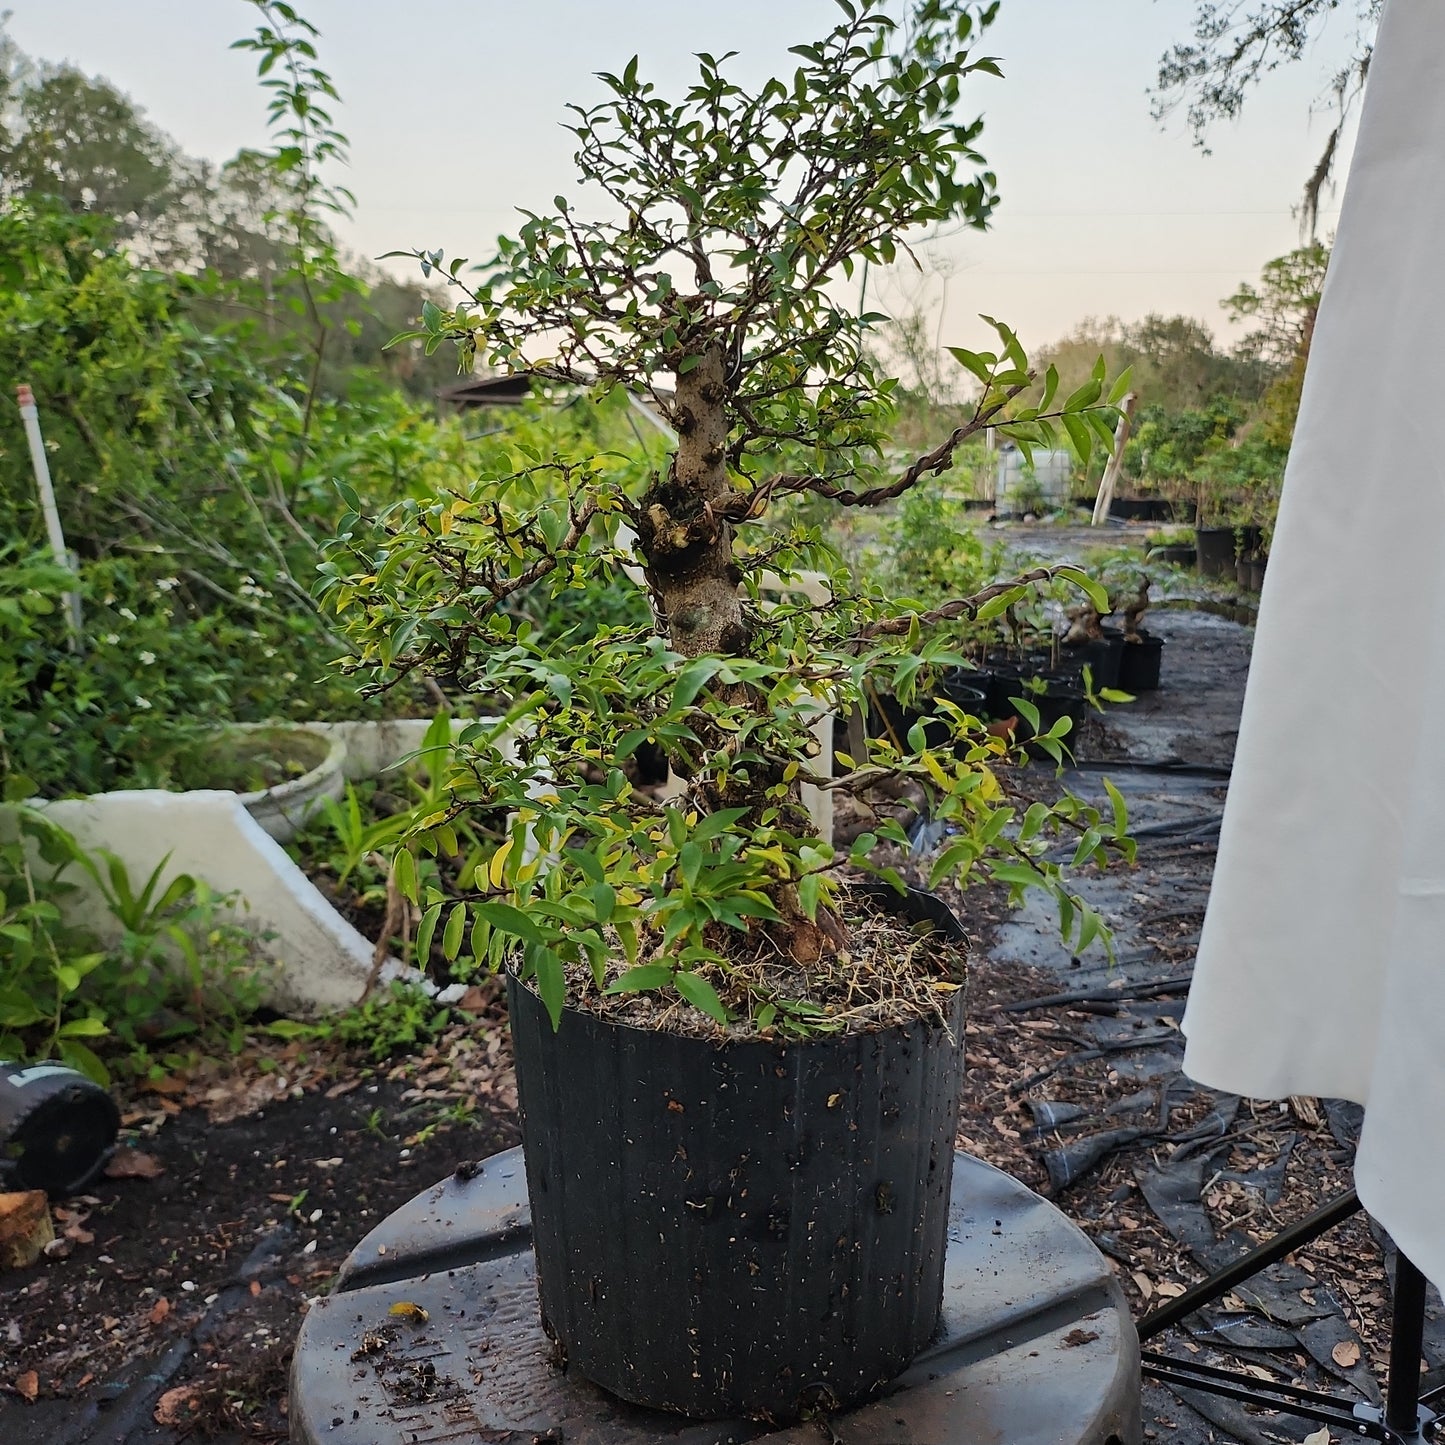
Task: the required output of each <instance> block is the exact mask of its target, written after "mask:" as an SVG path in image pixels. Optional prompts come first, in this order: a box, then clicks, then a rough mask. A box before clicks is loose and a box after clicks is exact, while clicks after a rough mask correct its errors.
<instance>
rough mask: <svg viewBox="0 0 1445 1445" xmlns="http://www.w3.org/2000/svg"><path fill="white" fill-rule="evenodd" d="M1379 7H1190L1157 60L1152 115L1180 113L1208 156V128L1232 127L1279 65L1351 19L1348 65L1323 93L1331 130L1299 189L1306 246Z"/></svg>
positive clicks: (1273, 0) (1242, 3) (1235, 3)
mask: <svg viewBox="0 0 1445 1445" xmlns="http://www.w3.org/2000/svg"><path fill="white" fill-rule="evenodd" d="M1382 3H1383V0H1197V8H1196V10H1195V15H1194V26H1193V32H1192V34H1191V37H1190V39H1188V40H1187V41H1183V42H1181V43H1179V44H1177V45H1174V46H1172V47H1171V48H1170V49H1169V50H1168V51H1166V52H1165V53H1164V55H1163V56H1162V57H1161V58H1160V61H1159V78H1158V81H1157V84H1156V88H1155V91H1154V116H1155V119H1156V120H1163V119H1164V118H1165V117H1166V116H1168V115H1170V114H1171V113H1173V112H1174V111H1175V110H1176V109H1178V108H1179V107H1180V106H1183V107H1184V110H1185V116H1186V119H1187V121H1188V124H1189V128H1190V130H1191V131H1192V132H1193V134H1194V141H1195V144H1196V145H1198V146H1200V147H1201V148H1203V149H1205V150H1207V149H1208V137H1209V131H1210V128H1211V127H1212V126H1213V125H1214V124H1215V123H1216V122H1218V121H1221V120H1234V119H1236V118H1237V117H1238V116H1239V114H1240V112H1241V111H1242V110H1243V109H1244V103H1245V100H1246V98H1247V96H1248V94H1249V92H1250V91H1251V90H1252V89H1253V88H1254V87H1255V86H1257V85H1259V84H1260V83H1261V82H1262V81H1263V80H1264V79H1265V78H1266V77H1267V76H1268V75H1270V74H1272V73H1273V72H1274V71H1276V70H1278V69H1279V68H1280V66H1282V65H1289V64H1292V63H1293V62H1295V61H1298V60H1300V59H1302V58H1303V57H1304V56H1305V55H1306V54H1307V53H1308V52H1309V50H1310V48H1311V47H1312V46H1313V45H1314V44H1315V42H1316V41H1317V40H1318V39H1319V38H1320V37H1321V36H1322V35H1323V33H1324V31H1325V28H1326V26H1327V25H1328V24H1329V23H1330V21H1331V20H1332V19H1335V18H1336V16H1337V13H1338V12H1339V11H1341V10H1344V11H1346V12H1347V13H1348V14H1350V15H1351V16H1352V17H1353V22H1354V33H1353V35H1352V37H1351V39H1350V44H1349V58H1348V59H1347V60H1346V61H1345V62H1344V63H1343V64H1341V65H1340V66H1338V67H1337V69H1336V70H1335V72H1334V74H1333V75H1332V76H1331V77H1330V79H1329V82H1328V86H1327V89H1328V91H1329V94H1330V97H1331V102H1332V104H1333V107H1334V111H1335V124H1334V126H1333V127H1332V129H1331V130H1330V133H1329V135H1328V136H1327V137H1326V139H1325V145H1324V149H1323V151H1322V152H1321V155H1320V159H1319V162H1318V164H1317V165H1316V167H1315V169H1314V171H1313V173H1312V174H1311V176H1310V177H1309V180H1308V181H1307V182H1306V184H1305V190H1304V198H1303V202H1302V205H1301V221H1302V229H1303V231H1304V234H1305V236H1306V237H1307V238H1308V239H1309V240H1310V241H1314V240H1315V239H1316V237H1315V228H1316V225H1317V223H1318V220H1319V207H1320V196H1321V194H1322V193H1323V191H1324V189H1325V187H1326V186H1327V185H1329V183H1330V180H1331V178H1332V176H1333V174H1334V163H1335V155H1336V152H1337V151H1338V149H1339V143H1340V136H1341V134H1342V132H1343V130H1344V127H1345V123H1346V122H1347V121H1348V119H1349V117H1350V113H1351V111H1352V110H1353V109H1354V107H1355V104H1356V103H1357V102H1358V100H1359V98H1360V96H1361V95H1362V93H1363V91H1364V87H1365V80H1366V78H1367V76H1368V75H1369V71H1370V57H1371V55H1372V53H1373V48H1374V33H1375V26H1376V24H1377V23H1378V21H1379V18H1380V9H1381V5H1382Z"/></svg>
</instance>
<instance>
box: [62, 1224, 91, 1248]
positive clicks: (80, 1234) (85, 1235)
mask: <svg viewBox="0 0 1445 1445" xmlns="http://www.w3.org/2000/svg"><path fill="white" fill-rule="evenodd" d="M65 1237H66V1238H67V1239H72V1240H74V1241H75V1243H76V1244H94V1243H95V1236H94V1235H93V1234H92V1233H91V1232H90V1231H89V1230H88V1229H85V1228H83V1227H82V1226H81V1225H80V1224H79V1223H76V1224H67V1225H66V1226H65Z"/></svg>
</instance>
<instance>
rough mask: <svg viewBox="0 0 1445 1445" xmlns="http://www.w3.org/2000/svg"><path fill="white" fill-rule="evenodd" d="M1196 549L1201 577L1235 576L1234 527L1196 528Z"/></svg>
mask: <svg viewBox="0 0 1445 1445" xmlns="http://www.w3.org/2000/svg"><path fill="white" fill-rule="evenodd" d="M1194 547H1195V551H1196V553H1197V554H1198V558H1199V574H1200V576H1202V577H1231V576H1233V575H1234V528H1233V527H1198V528H1196V529H1195V532H1194Z"/></svg>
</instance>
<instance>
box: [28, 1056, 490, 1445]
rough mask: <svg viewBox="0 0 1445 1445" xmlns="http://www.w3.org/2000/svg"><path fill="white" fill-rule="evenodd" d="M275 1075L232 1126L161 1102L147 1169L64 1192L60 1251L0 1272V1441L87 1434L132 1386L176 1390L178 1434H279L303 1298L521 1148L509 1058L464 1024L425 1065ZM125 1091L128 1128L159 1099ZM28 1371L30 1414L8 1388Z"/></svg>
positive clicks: (142, 1139)
mask: <svg viewBox="0 0 1445 1445" xmlns="http://www.w3.org/2000/svg"><path fill="white" fill-rule="evenodd" d="M479 1052H480V1056H481V1057H480V1062H478V1061H477V1055H478V1053H479ZM449 1053H450V1054H451V1055H452V1057H451V1059H450V1060H449V1059H448V1054H449ZM268 1078H270V1083H271V1098H272V1099H273V1100H276V1101H275V1102H271V1103H268V1104H266V1106H265V1107H262V1108H260V1109H257V1110H256V1111H255V1112H252V1113H248V1114H246V1115H244V1116H243V1117H240V1118H235V1119H232V1120H230V1121H229V1122H226V1123H215V1122H212V1120H211V1119H210V1118H209V1117H208V1116H207V1114H206V1112H205V1110H204V1109H203V1108H202V1107H199V1106H195V1107H188V1108H181V1109H180V1110H179V1112H176V1113H174V1114H171V1113H170V1112H169V1110H165V1109H159V1110H155V1112H156V1114H157V1115H158V1117H156V1118H152V1119H148V1120H146V1121H145V1122H144V1123H141V1124H139V1125H137V1127H136V1128H134V1129H133V1130H132V1131H131V1133H130V1135H129V1137H130V1140H131V1143H132V1147H134V1148H135V1149H136V1150H137V1151H138V1152H139V1153H140V1155H141V1156H143V1157H144V1158H145V1159H147V1160H150V1161H153V1163H154V1166H157V1167H156V1168H151V1167H149V1166H148V1167H147V1168H146V1170H145V1171H143V1172H145V1173H150V1174H152V1175H153V1177H149V1178H147V1177H131V1178H123V1179H113V1178H103V1179H101V1180H99V1181H98V1182H97V1183H96V1184H94V1185H93V1186H92V1187H91V1189H90V1192H88V1193H87V1194H85V1195H83V1196H80V1197H78V1198H74V1199H70V1200H67V1201H64V1202H63V1203H61V1204H60V1205H59V1206H58V1209H57V1212H56V1213H57V1222H58V1223H60V1225H61V1227H62V1231H64V1230H65V1229H66V1228H67V1227H73V1235H72V1239H71V1248H70V1251H69V1254H68V1256H67V1257H65V1258H52V1259H47V1260H45V1261H42V1262H41V1263H40V1264H38V1265H36V1266H35V1267H33V1268H31V1269H29V1270H25V1271H20V1272H16V1273H13V1274H10V1275H7V1276H6V1277H5V1278H4V1280H3V1281H0V1338H3V1339H4V1342H5V1349H4V1359H5V1366H4V1369H3V1373H0V1388H3V1389H4V1390H5V1392H6V1393H5V1395H3V1396H0V1438H3V1439H7V1440H8V1439H12V1438H14V1439H20V1438H22V1436H21V1433H20V1432H22V1431H23V1432H24V1438H27V1439H30V1440H32V1441H44V1440H47V1439H55V1440H62V1439H70V1438H74V1439H76V1440H79V1439H84V1438H86V1437H85V1434H84V1433H80V1434H74V1433H73V1432H74V1431H76V1430H78V1429H80V1428H81V1427H82V1426H83V1425H84V1423H85V1421H86V1420H87V1419H89V1418H92V1417H93V1418H94V1419H96V1420H99V1419H100V1418H101V1417H102V1416H104V1417H105V1418H107V1419H109V1418H110V1417H111V1416H112V1415H113V1414H114V1412H115V1411H116V1410H117V1409H118V1408H120V1407H121V1406H122V1405H123V1404H124V1403H125V1401H126V1400H127V1399H128V1398H130V1394H129V1393H128V1392H130V1391H133V1390H135V1389H137V1388H139V1389H140V1390H141V1393H142V1395H143V1396H144V1398H143V1399H141V1400H140V1403H141V1404H143V1405H144V1406H145V1408H144V1410H143V1411H141V1415H143V1416H144V1423H149V1422H150V1420H151V1416H152V1414H153V1412H154V1408H155V1406H156V1396H157V1395H158V1393H159V1391H160V1387H161V1386H163V1387H164V1389H166V1390H169V1391H173V1392H180V1393H176V1394H172V1396H171V1397H170V1403H169V1406H168V1407H167V1412H166V1413H167V1414H168V1416H169V1418H170V1420H171V1428H172V1429H173V1430H174V1431H177V1432H180V1433H199V1434H202V1435H204V1434H205V1433H206V1432H210V1433H211V1434H212V1435H215V1436H216V1437H217V1438H232V1437H234V1438H246V1439H252V1438H261V1439H268V1438H269V1439H277V1440H279V1439H284V1438H285V1432H286V1422H285V1414H284V1409H285V1391H284V1384H285V1370H286V1367H287V1364H288V1362H289V1358H290V1350H291V1346H292V1343H293V1341H294V1339H295V1336H296V1331H297V1328H298V1325H299V1323H300V1316H301V1315H302V1314H303V1313H304V1311H305V1309H306V1308H307V1302H308V1300H309V1299H311V1298H313V1297H314V1296H316V1295H318V1294H321V1293H323V1292H325V1290H326V1289H327V1288H328V1286H329V1283H330V1281H331V1279H332V1277H333V1275H334V1274H335V1272H336V1269H337V1268H338V1266H339V1265H340V1263H341V1261H342V1260H343V1259H344V1257H345V1256H346V1254H347V1253H348V1252H349V1251H350V1250H351V1249H352V1247H353V1246H354V1245H355V1244H356V1242H357V1240H358V1239H359V1238H360V1237H361V1235H362V1234H364V1233H365V1232H366V1231H367V1230H368V1229H370V1228H371V1227H372V1226H373V1225H375V1224H376V1223H378V1222H379V1221H380V1220H382V1219H383V1218H385V1217H386V1216H387V1215H388V1214H389V1213H391V1212H392V1211H393V1210H395V1209H396V1208H398V1207H399V1206H400V1205H401V1204H403V1203H405V1202H406V1201H407V1200H408V1199H410V1198H412V1197H413V1196H414V1195H415V1194H417V1193H418V1192H419V1191H420V1190H422V1189H423V1188H425V1187H426V1186H427V1185H429V1184H431V1183H433V1182H434V1181H435V1180H436V1179H438V1178H440V1177H442V1176H443V1175H445V1174H447V1173H448V1172H450V1171H451V1170H452V1169H454V1168H455V1167H456V1165H457V1164H458V1163H459V1162H461V1161H463V1160H469V1159H475V1158H484V1157H486V1156H487V1155H489V1154H494V1153H496V1152H497V1151H498V1150H500V1149H504V1148H508V1147H510V1146H511V1145H512V1144H514V1143H516V1142H517V1137H518V1136H517V1131H516V1126H515V1121H514V1110H515V1091H514V1087H513V1085H512V1082H511V1078H510V1063H509V1059H508V1058H507V1056H506V1052H505V1050H494V1051H493V1054H492V1057H491V1060H490V1062H488V1060H487V1055H486V1050H485V1047H482V1048H481V1049H480V1050H479V1049H478V1047H477V1040H475V1039H471V1038H468V1037H467V1036H466V1032H465V1031H464V1030H463V1029H460V1028H459V1029H458V1030H456V1031H455V1032H454V1034H453V1035H452V1036H451V1038H450V1039H444V1040H443V1041H442V1042H441V1044H440V1046H439V1047H438V1048H437V1049H436V1050H435V1051H433V1052H432V1054H431V1055H430V1056H429V1057H428V1058H427V1059H426V1060H425V1061H423V1062H422V1063H419V1064H418V1063H413V1064H410V1065H406V1066H401V1067H398V1068H394V1069H391V1070H389V1071H377V1072H374V1073H367V1072H365V1071H359V1070H357V1069H355V1068H346V1067H344V1066H342V1065H340V1064H337V1063H335V1062H333V1063H332V1064H331V1065H330V1066H329V1068H328V1069H327V1070H326V1071H325V1072H324V1073H321V1074H320V1075H319V1076H317V1075H313V1077H312V1082H313V1088H312V1091H311V1092H308V1093H303V1094H302V1095H301V1096H300V1097H292V1096H291V1094H290V1091H289V1088H288V1089H286V1090H285V1091H284V1092H282V1093H281V1097H280V1098H279V1099H277V1093H278V1087H277V1079H276V1078H275V1076H274V1075H268ZM283 1078H284V1076H283ZM162 1098H164V1096H162ZM133 1102H134V1104H135V1105H136V1106H137V1107H132V1108H131V1109H129V1110H128V1116H129V1117H131V1118H133V1119H134V1118H135V1116H136V1114H137V1112H141V1113H144V1112H145V1110H146V1109H147V1108H153V1106H154V1105H155V1104H156V1103H157V1102H159V1101H158V1100H156V1099H155V1098H154V1096H152V1099H151V1103H150V1104H149V1105H147V1104H146V1103H145V1102H144V1100H143V1099H142V1100H137V1101H133ZM61 1211H63V1212H64V1214H63V1217H62V1215H61ZM30 1371H33V1372H34V1376H35V1386H36V1397H37V1398H36V1403H35V1404H34V1405H31V1404H28V1403H26V1402H25V1399H24V1391H22V1390H21V1389H19V1388H18V1386H17V1382H18V1381H20V1380H21V1379H22V1378H24V1377H25V1376H26V1375H27V1373H28V1372H30ZM144 1377H149V1379H146V1378H144ZM141 1423H143V1421H142V1420H141V1418H140V1417H137V1420H136V1421H135V1424H136V1425H139V1424H141ZM145 1438H151V1437H150V1436H146V1437H145ZM155 1438H157V1439H172V1438H178V1436H177V1435H176V1434H172V1433H167V1432H166V1431H162V1432H161V1433H160V1434H158V1435H157V1436H155Z"/></svg>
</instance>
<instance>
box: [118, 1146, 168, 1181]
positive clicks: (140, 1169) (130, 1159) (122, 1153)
mask: <svg viewBox="0 0 1445 1445" xmlns="http://www.w3.org/2000/svg"><path fill="white" fill-rule="evenodd" d="M165 1172H166V1171H165V1166H164V1165H163V1164H162V1163H161V1161H160V1160H159V1159H157V1158H156V1157H155V1155H154V1154H142V1153H141V1151H140V1150H139V1149H117V1150H116V1151H115V1153H114V1154H112V1155H111V1156H110V1163H108V1164H107V1165H106V1166H105V1177H106V1178H107V1179H155V1178H158V1177H159V1176H160V1175H162V1174H164V1173H165Z"/></svg>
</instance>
